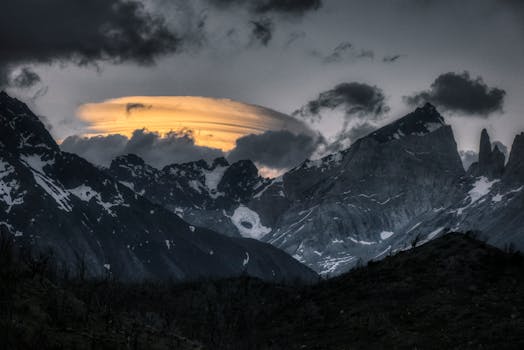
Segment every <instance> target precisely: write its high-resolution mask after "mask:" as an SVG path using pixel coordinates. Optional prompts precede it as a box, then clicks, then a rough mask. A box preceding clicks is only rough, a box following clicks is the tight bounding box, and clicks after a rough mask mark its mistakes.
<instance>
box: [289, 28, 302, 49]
mask: <svg viewBox="0 0 524 350" xmlns="http://www.w3.org/2000/svg"><path fill="white" fill-rule="evenodd" d="M305 37H306V32H304V31H297V32H292V33H291V34H289V37H288V39H287V41H286V43H285V44H284V48H286V49H287V48H289V47H290V46H291V45H293V44H294V43H295V42H296V41H298V40H301V39H304V38H305Z"/></svg>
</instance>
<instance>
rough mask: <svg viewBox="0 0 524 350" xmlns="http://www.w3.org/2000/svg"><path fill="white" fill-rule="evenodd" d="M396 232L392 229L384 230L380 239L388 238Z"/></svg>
mask: <svg viewBox="0 0 524 350" xmlns="http://www.w3.org/2000/svg"><path fill="white" fill-rule="evenodd" d="M394 234H395V233H394V232H391V231H382V232H380V239H382V240H384V239H388V238H389V237H391V236H393V235H394Z"/></svg>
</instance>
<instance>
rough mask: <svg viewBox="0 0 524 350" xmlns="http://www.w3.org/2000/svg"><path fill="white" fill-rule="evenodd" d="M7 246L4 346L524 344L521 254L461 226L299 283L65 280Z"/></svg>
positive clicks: (0, 284)
mask: <svg viewBox="0 0 524 350" xmlns="http://www.w3.org/2000/svg"><path fill="white" fill-rule="evenodd" d="M3 246H4V248H3V249H2V252H1V255H0V257H1V258H2V264H1V265H0V266H1V274H0V279H1V280H0V305H1V309H0V310H1V312H0V339H1V341H0V344H1V347H2V348H3V349H36V348H38V349H198V348H204V349H380V348H400V349H467V348H471V349H492V348H497V349H522V348H524V332H523V330H524V273H523V272H524V258H523V257H522V255H520V254H518V253H513V252H511V251H510V249H508V251H507V252H503V251H501V250H498V249H496V248H493V247H491V246H488V245H486V244H484V243H482V242H480V241H477V240H475V239H474V238H472V237H470V236H467V235H462V234H448V235H445V236H443V237H441V238H438V239H436V240H434V241H431V242H429V243H427V244H425V245H423V246H420V247H417V248H415V249H413V250H409V251H405V252H401V253H398V254H397V255H395V256H391V257H387V258H386V259H384V260H382V261H380V262H372V263H370V264H368V265H367V266H365V267H359V268H357V269H355V270H353V271H351V272H350V273H348V274H345V275H342V276H340V277H337V278H335V279H331V280H327V281H323V282H321V283H318V284H316V285H314V286H306V287H304V286H290V285H275V284H269V283H266V282H262V281H260V280H257V279H251V278H248V277H243V278H237V279H229V280H218V281H202V282H198V283H191V284H173V285H169V284H163V285H158V284H155V285H153V284H133V285H131V284H126V285H122V284H119V283H116V282H112V281H110V280H104V281H97V282H93V281H81V280H78V279H76V280H74V281H71V280H64V277H63V276H62V277H57V276H53V274H52V273H51V272H50V271H48V272H42V271H43V270H44V268H43V266H44V264H42V263H41V262H42V260H39V259H35V258H28V257H27V256H28V255H27V254H25V255H24V254H18V257H13V258H10V254H8V251H9V250H8V249H7V248H5V241H4V244H3ZM24 256H25V258H24ZM51 280H53V281H54V282H51Z"/></svg>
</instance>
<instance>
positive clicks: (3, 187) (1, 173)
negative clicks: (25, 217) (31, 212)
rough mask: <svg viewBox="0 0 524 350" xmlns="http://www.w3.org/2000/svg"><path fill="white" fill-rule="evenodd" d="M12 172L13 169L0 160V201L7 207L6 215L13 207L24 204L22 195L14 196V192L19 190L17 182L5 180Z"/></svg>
mask: <svg viewBox="0 0 524 350" xmlns="http://www.w3.org/2000/svg"><path fill="white" fill-rule="evenodd" d="M14 172H15V169H14V168H13V167H12V166H11V165H10V164H9V163H6V162H3V161H2V160H0V201H2V202H4V203H5V204H6V205H7V209H6V213H9V212H10V211H11V208H12V207H13V206H15V205H20V204H23V203H24V193H21V194H19V195H18V196H15V192H16V191H18V190H19V189H20V184H19V183H18V181H17V180H15V179H12V180H10V181H8V180H6V179H5V178H6V177H7V176H9V175H11V174H13V173H14Z"/></svg>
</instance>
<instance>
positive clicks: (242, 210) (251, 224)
mask: <svg viewBox="0 0 524 350" xmlns="http://www.w3.org/2000/svg"><path fill="white" fill-rule="evenodd" d="M231 222H232V223H233V225H235V227H236V228H237V229H238V232H239V233H240V234H241V235H242V236H243V237H247V238H255V239H261V238H262V237H264V236H265V235H267V234H268V233H270V232H271V228H269V227H265V226H263V225H262V223H261V222H260V216H259V215H258V214H257V213H256V212H254V211H253V210H251V209H249V208H248V207H246V206H244V205H240V206H239V207H238V208H237V209H236V210H235V212H234V213H233V215H232V216H231Z"/></svg>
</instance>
